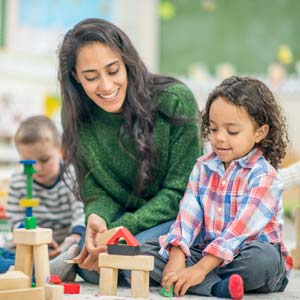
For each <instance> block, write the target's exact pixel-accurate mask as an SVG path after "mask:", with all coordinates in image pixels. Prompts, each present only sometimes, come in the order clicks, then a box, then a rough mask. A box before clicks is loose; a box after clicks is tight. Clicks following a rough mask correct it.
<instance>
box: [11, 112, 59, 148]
mask: <svg viewBox="0 0 300 300" xmlns="http://www.w3.org/2000/svg"><path fill="white" fill-rule="evenodd" d="M14 141H15V144H16V146H18V145H20V144H22V145H30V144H35V143H38V142H42V143H43V142H52V143H53V144H54V145H55V146H57V147H61V135H60V133H59V131H58V129H57V127H56V125H55V124H54V122H53V121H52V120H51V119H49V118H47V117H45V116H42V115H37V116H32V117H29V118H27V119H25V120H24V121H22V122H21V123H20V125H19V127H18V129H17V132H16V134H15V138H14Z"/></svg>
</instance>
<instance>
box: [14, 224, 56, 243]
mask: <svg viewBox="0 0 300 300" xmlns="http://www.w3.org/2000/svg"><path fill="white" fill-rule="evenodd" d="M13 237H14V242H15V243H16V244H24V245H32V246H34V245H40V244H48V243H50V242H51V241H52V230H51V229H48V228H36V229H31V230H27V229H24V228H21V229H15V230H14V231H13Z"/></svg>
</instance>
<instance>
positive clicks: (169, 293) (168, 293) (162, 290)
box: [159, 284, 174, 297]
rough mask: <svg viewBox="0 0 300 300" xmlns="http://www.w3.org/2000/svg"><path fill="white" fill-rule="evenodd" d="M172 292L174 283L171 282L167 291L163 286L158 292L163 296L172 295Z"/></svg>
mask: <svg viewBox="0 0 300 300" xmlns="http://www.w3.org/2000/svg"><path fill="white" fill-rule="evenodd" d="M173 292H174V285H173V284H172V285H171V287H170V290H169V291H167V290H166V288H165V287H164V286H163V287H162V288H161V289H160V291H159V294H160V295H162V296H164V297H173Z"/></svg>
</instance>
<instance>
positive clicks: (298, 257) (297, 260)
mask: <svg viewBox="0 0 300 300" xmlns="http://www.w3.org/2000/svg"><path fill="white" fill-rule="evenodd" d="M291 255H292V258H293V264H294V269H300V249H298V248H295V249H292V250H291Z"/></svg>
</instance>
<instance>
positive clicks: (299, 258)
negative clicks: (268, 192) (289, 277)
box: [291, 206, 300, 269]
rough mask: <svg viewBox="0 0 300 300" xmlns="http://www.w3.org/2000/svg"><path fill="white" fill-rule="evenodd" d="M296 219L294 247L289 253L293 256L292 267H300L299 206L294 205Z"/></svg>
mask: <svg viewBox="0 0 300 300" xmlns="http://www.w3.org/2000/svg"><path fill="white" fill-rule="evenodd" d="M295 220H296V222H295V223H296V224H295V226H296V248H294V249H292V250H291V255H292V258H293V263H294V268H295V269H300V206H297V207H296V211H295Z"/></svg>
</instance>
